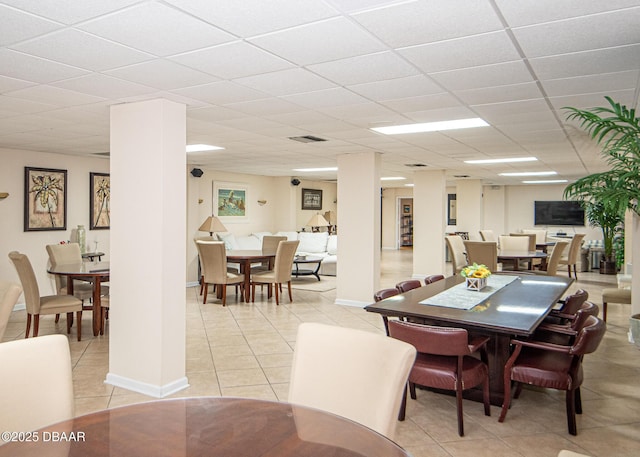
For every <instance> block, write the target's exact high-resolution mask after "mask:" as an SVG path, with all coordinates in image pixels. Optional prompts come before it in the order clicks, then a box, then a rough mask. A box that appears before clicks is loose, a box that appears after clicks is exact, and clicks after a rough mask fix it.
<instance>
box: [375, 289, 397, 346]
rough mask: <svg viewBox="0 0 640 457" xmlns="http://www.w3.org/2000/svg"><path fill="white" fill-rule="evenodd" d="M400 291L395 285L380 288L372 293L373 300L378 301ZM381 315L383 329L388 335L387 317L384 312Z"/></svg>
mask: <svg viewBox="0 0 640 457" xmlns="http://www.w3.org/2000/svg"><path fill="white" fill-rule="evenodd" d="M399 293H400V291H399V290H398V289H397V288H396V287H392V288H388V289H381V290H379V291H377V292H376V293H375V294H373V300H374V301H376V302H379V301H380V300H384V299H385V298H389V297H393V296H394V295H398V294H399ZM381 316H382V323H383V324H384V330H385V332H386V333H387V336H389V318H388V317H387V316H385V315H384V314H381Z"/></svg>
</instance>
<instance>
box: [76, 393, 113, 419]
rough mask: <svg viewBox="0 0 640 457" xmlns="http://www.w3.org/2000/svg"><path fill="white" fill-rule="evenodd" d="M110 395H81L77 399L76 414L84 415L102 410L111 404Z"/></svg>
mask: <svg viewBox="0 0 640 457" xmlns="http://www.w3.org/2000/svg"><path fill="white" fill-rule="evenodd" d="M110 400H111V397H110V396H104V397H79V398H76V399H75V415H76V416H83V415H85V414H89V413H93V412H96V411H102V410H103V409H107V407H108V406H109V401H110Z"/></svg>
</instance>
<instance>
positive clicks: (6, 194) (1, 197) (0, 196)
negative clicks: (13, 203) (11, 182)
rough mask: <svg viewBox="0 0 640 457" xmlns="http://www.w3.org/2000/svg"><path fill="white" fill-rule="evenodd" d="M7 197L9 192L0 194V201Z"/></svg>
mask: <svg viewBox="0 0 640 457" xmlns="http://www.w3.org/2000/svg"><path fill="white" fill-rule="evenodd" d="M8 196H9V192H0V200H4V199H5V198H7V197H8Z"/></svg>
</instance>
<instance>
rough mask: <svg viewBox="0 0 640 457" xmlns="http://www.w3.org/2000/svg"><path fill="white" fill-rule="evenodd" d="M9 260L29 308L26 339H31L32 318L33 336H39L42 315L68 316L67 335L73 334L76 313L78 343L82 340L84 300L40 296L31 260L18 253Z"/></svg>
mask: <svg viewBox="0 0 640 457" xmlns="http://www.w3.org/2000/svg"><path fill="white" fill-rule="evenodd" d="M9 258H10V259H11V262H13V266H14V267H15V268H16V271H17V272H18V277H19V278H20V283H21V284H22V289H23V291H24V299H25V305H26V308H27V330H26V332H25V335H24V337H25V338H29V331H30V330H31V318H32V316H33V336H38V330H39V328H40V315H46V314H62V313H66V314H67V333H71V325H72V324H73V313H74V312H75V313H76V316H77V319H76V320H77V322H78V341H80V340H81V338H82V300H80V299H79V298H77V297H74V296H73V295H45V296H40V289H39V288H38V281H37V279H36V275H35V273H34V271H33V267H32V266H31V262H30V261H29V258H28V257H27V256H26V255H24V254H21V253H19V252H17V251H12V252H10V253H9Z"/></svg>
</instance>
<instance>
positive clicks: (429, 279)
mask: <svg viewBox="0 0 640 457" xmlns="http://www.w3.org/2000/svg"><path fill="white" fill-rule="evenodd" d="M443 279H444V275H429V276H427V277H425V278H424V285H425V286H428V285H429V284H433V283H434V282H436V281H441V280H443Z"/></svg>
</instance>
